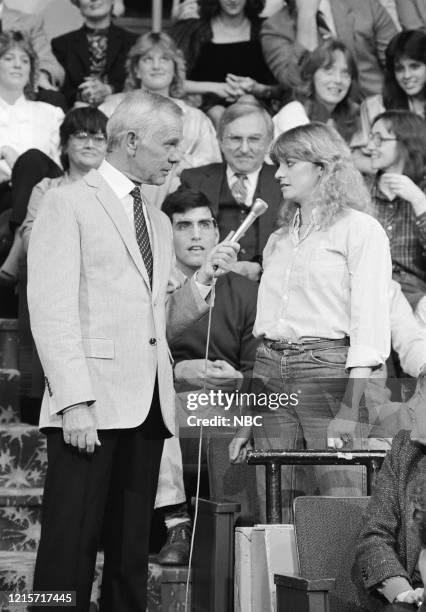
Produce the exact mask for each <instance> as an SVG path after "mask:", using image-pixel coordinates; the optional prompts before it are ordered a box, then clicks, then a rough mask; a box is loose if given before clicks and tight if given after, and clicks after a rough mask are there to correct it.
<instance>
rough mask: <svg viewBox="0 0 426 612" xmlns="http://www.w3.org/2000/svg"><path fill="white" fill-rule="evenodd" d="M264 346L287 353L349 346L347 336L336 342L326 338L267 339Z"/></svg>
mask: <svg viewBox="0 0 426 612" xmlns="http://www.w3.org/2000/svg"><path fill="white" fill-rule="evenodd" d="M263 342H264V344H265V345H266V346H267V347H269V348H271V349H273V350H275V351H287V350H289V349H290V350H291V349H293V350H297V351H300V350H304V351H308V350H314V349H322V348H338V347H344V346H349V345H350V340H349V336H344V337H343V338H337V339H336V340H331V339H328V338H310V337H309V338H308V337H306V338H299V339H298V340H288V339H287V338H281V339H280V340H270V339H269V338H264V340H263Z"/></svg>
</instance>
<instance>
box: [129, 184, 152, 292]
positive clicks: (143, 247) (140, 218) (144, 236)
mask: <svg viewBox="0 0 426 612" xmlns="http://www.w3.org/2000/svg"><path fill="white" fill-rule="evenodd" d="M130 195H131V196H132V198H133V216H134V221H135V231H136V241H137V243H138V246H139V249H140V252H141V255H142V259H143V263H144V264H145V268H146V271H147V272H148V277H149V284H150V286H151V287H152V272H153V269H154V260H153V257H152V251H151V243H150V241H149V233H148V227H147V224H146V219H145V215H144V212H143V202H142V196H141V190H140V188H139V187H135V188H134V189H132V191H131V192H130Z"/></svg>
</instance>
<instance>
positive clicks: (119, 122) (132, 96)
mask: <svg viewBox="0 0 426 612" xmlns="http://www.w3.org/2000/svg"><path fill="white" fill-rule="evenodd" d="M160 114H162V115H163V116H164V114H168V115H169V116H170V115H172V116H174V117H176V118H177V119H180V118H181V117H182V111H181V109H180V108H179V106H178V105H177V104H175V103H174V102H173V101H172V100H170V99H169V98H166V97H165V96H160V95H159V94H155V93H151V92H149V91H144V90H140V89H139V90H138V91H131V92H129V93H127V94H126V95H125V97H124V98H123V100H122V101H121V102H120V104H119V105H118V106H117V108H116V109H115V111H114V112H113V114H112V115H111V117H110V118H109V120H108V124H107V135H108V152H111V151H113V150H114V149H116V148H117V147H119V146H120V145H121V143H122V142H123V140H124V139H125V138H126V135H127V134H128V132H130V131H134V132H139V133H140V134H141V135H142V137H143V138H146V137H147V136H148V135H149V134H151V133H152V132H153V131H154V130H155V129H158V128H159V127H160V126H161V123H162V121H161V117H160V116H159V115H160Z"/></svg>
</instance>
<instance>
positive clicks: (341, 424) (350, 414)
mask: <svg viewBox="0 0 426 612" xmlns="http://www.w3.org/2000/svg"><path fill="white" fill-rule="evenodd" d="M370 374H371V368H369V367H357V368H351V370H350V372H349V379H348V384H347V385H346V390H345V395H344V396H343V398H342V402H341V404H340V409H339V411H338V412H337V414H336V415H335V417H334V419H332V420H331V421H330V423H329V425H328V428H327V446H329V447H330V448H337V449H340V448H343V447H344V446H345V445H350V446H351V448H352V449H354V448H357V447H360V443H361V440H356V435H357V431H358V424H359V405H360V401H361V398H362V396H363V394H364V390H365V387H366V384H367V381H368V378H369V376H370Z"/></svg>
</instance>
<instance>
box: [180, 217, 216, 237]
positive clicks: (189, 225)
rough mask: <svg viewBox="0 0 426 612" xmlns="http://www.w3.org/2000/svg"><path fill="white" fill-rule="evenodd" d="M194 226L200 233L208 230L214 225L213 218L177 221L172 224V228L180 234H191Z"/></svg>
mask: <svg viewBox="0 0 426 612" xmlns="http://www.w3.org/2000/svg"><path fill="white" fill-rule="evenodd" d="M195 227H197V228H198V231H199V232H200V233H203V232H210V231H211V230H212V229H214V228H215V227H216V221H215V220H214V219H201V220H200V221H178V222H177V223H175V224H174V225H173V228H174V229H175V230H176V231H177V232H180V233H181V234H192V233H193V232H194V229H195Z"/></svg>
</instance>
